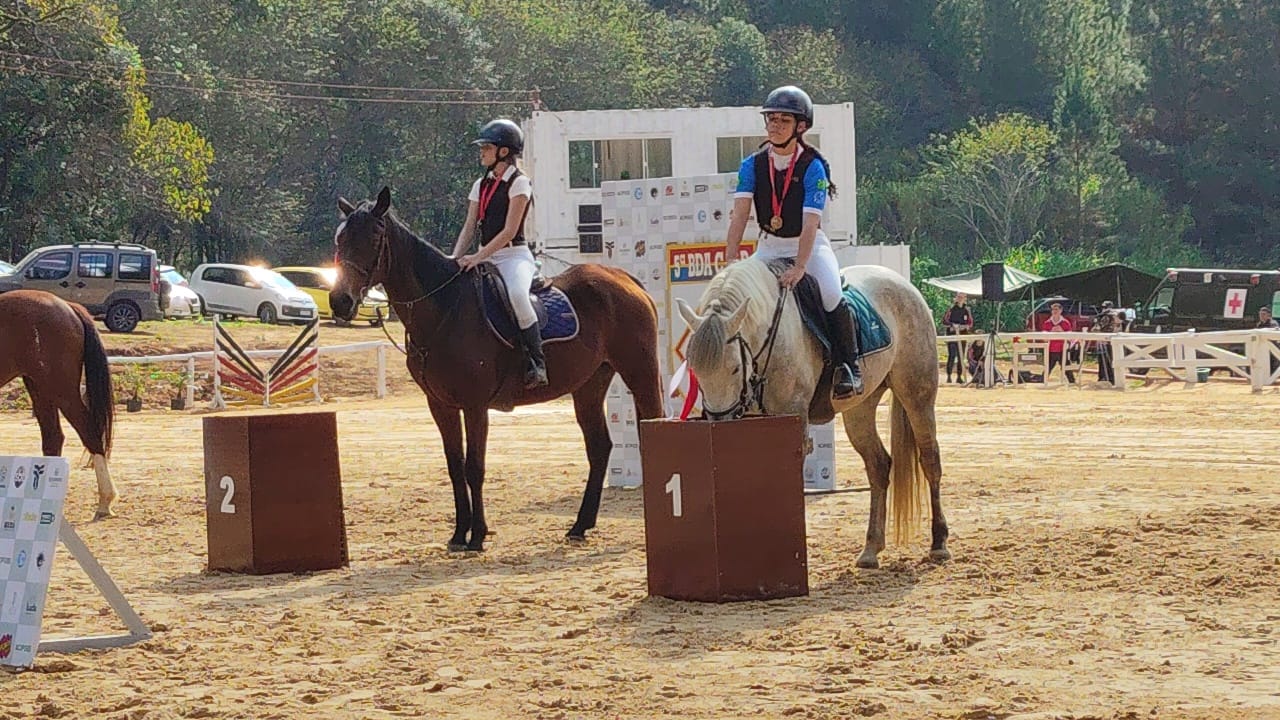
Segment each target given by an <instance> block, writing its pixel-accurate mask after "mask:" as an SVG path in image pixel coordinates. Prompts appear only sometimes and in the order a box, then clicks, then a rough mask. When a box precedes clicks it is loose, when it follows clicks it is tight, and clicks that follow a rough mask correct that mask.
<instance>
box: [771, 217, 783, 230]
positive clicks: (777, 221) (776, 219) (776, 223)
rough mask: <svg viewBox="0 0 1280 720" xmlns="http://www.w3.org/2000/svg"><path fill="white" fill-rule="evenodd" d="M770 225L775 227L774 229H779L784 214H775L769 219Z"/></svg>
mask: <svg viewBox="0 0 1280 720" xmlns="http://www.w3.org/2000/svg"><path fill="white" fill-rule="evenodd" d="M769 227H770V228H772V229H774V230H777V229H778V228H780V227H782V216H781V215H774V216H773V217H772V218H771V219H770V220H769Z"/></svg>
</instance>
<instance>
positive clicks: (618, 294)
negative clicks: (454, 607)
mask: <svg viewBox="0 0 1280 720" xmlns="http://www.w3.org/2000/svg"><path fill="white" fill-rule="evenodd" d="M390 207H391V191H390V189H388V188H385V187H384V188H383V189H382V192H380V193H379V194H378V199H377V202H376V203H372V202H369V201H367V200H366V201H364V202H362V203H361V204H360V205H359V207H356V206H354V205H352V204H351V203H349V202H347V201H346V200H345V199H342V198H339V199H338V209H339V210H340V211H341V212H342V222H341V224H340V225H339V226H338V230H337V234H336V236H335V242H336V244H337V260H338V264H339V266H340V267H341V272H340V273H339V275H338V282H337V284H335V285H334V289H333V291H332V292H331V293H330V294H329V303H330V306H331V307H332V309H333V313H334V315H335V316H336V317H339V318H343V319H350V318H351V316H352V314H353V313H354V312H355V310H356V308H357V306H358V304H359V301H360V299H361V298H362V297H363V296H364V293H365V292H366V291H367V290H368V289H369V288H370V287H372V286H374V285H377V284H379V283H381V284H382V285H383V287H385V288H386V291H387V297H388V298H389V299H390V300H391V304H392V306H393V307H394V308H395V311H396V314H397V315H399V317H400V318H401V320H402V321H403V322H404V325H405V338H406V346H407V348H408V351H407V357H406V363H407V364H408V367H409V373H410V374H411V375H413V379H414V380H415V381H416V382H417V383H418V386H419V387H421V388H422V391H423V392H424V393H426V395H427V404H428V406H429V407H430V409H431V416H432V417H433V418H434V419H435V423H436V426H437V427H438V428H439V429H440V438H441V440H442V441H443V443H444V454H445V460H446V462H447V463H448V466H449V477H450V479H451V480H452V482H453V501H454V507H455V509H456V511H457V524H456V527H455V529H454V533H453V537H452V538H451V539H450V540H449V549H450V550H454V551H457V550H483V549H484V539H485V535H486V534H487V533H488V527H487V526H486V525H485V519H484V502H483V499H482V497H483V496H482V494H481V490H482V487H483V485H484V455H485V445H486V441H487V439H488V434H489V415H488V411H489V409H490V408H493V409H498V410H504V411H509V410H511V409H512V408H513V407H514V406H516V405H531V404H535V403H542V402H546V401H548V400H552V399H555V398H557V397H560V396H561V395H565V394H572V395H573V406H574V412H575V413H576V415H577V418H578V427H580V428H581V429H582V434H583V437H584V439H585V440H586V445H587V460H588V462H589V463H590V470H589V471H588V474H587V487H586V491H585V492H584V493H583V496H582V506H581V507H580V508H579V510H578V518H577V521H576V522H575V523H574V524H573V527H572V528H570V530H569V532H568V537H569V538H570V539H571V540H582V539H584V538H585V537H586V532H587V530H590V529H591V528H593V527H595V526H596V515H597V513H598V512H599V510H600V492H601V489H602V487H603V486H604V475H605V470H606V466H607V464H608V462H609V453H610V452H611V451H612V449H613V442H612V441H611V440H610V438H609V428H608V425H607V424H606V422H605V413H604V399H605V394H606V393H607V392H608V389H609V383H610V382H611V381H612V380H613V376H614V374H615V373H617V374H618V375H620V376H621V377H622V380H623V381H624V382H626V384H627V387H628V388H630V390H631V393H632V395H633V397H634V400H635V405H636V414H637V415H638V416H639V417H640V418H641V419H647V418H656V417H659V416H660V415H661V414H662V390H661V381H660V379H659V377H658V356H657V347H658V314H657V310H656V309H655V307H654V304H653V301H652V299H650V298H649V296H648V294H647V293H646V292H645V290H644V288H643V287H642V286H641V285H640V283H639V281H637V280H636V279H635V278H633V277H631V276H630V275H628V274H626V273H625V272H623V271H621V270H618V269H616V268H609V267H604V266H601V265H590V264H588V265H578V266H575V267H572V268H570V269H569V270H568V271H566V272H564V273H563V274H561V275H559V276H558V277H556V278H555V280H554V281H553V285H554V286H555V287H557V288H559V289H560V290H562V291H563V292H564V293H565V294H566V295H567V296H568V297H569V299H570V301H572V303H573V305H574V307H575V309H576V311H577V313H578V334H577V337H576V338H574V339H573V340H570V341H566V342H558V343H549V344H547V345H546V346H545V348H546V349H545V353H546V362H547V373H548V376H549V379H550V384H548V385H546V386H543V387H539V388H535V389H533V390H525V389H524V385H523V368H524V360H523V355H522V353H521V352H520V351H518V350H514V349H512V348H510V347H508V345H507V344H505V343H504V342H502V341H501V340H499V338H498V337H497V336H496V335H495V334H494V333H493V332H492V331H491V330H490V328H489V327H488V326H487V323H486V320H485V312H484V308H483V307H482V305H481V301H480V290H479V287H478V285H479V282H480V280H479V277H478V274H477V273H475V272H468V273H463V272H461V271H460V270H459V268H458V263H457V262H455V261H454V260H453V259H452V258H450V257H448V256H447V255H445V254H444V253H442V252H441V251H440V250H438V249H436V248H435V247H434V246H432V245H430V244H429V243H427V242H426V241H424V240H422V239H420V238H418V237H417V236H415V235H414V234H413V233H412V232H410V230H409V228H407V227H406V226H405V225H404V224H403V223H402V222H400V220H399V219H397V218H396V216H395V213H393V212H389V210H390ZM512 291H513V292H520V291H523V292H528V288H513V289H512ZM517 347H518V346H517ZM459 413H461V416H462V417H461V418H459ZM464 424H465V429H466V446H465V452H464V447H463V428H464ZM468 531H469V532H470V537H469V538H468Z"/></svg>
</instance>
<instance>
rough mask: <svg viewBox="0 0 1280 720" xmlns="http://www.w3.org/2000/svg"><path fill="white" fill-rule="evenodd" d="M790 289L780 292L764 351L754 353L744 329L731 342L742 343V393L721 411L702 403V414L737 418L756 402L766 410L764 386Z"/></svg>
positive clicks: (739, 346)
mask: <svg viewBox="0 0 1280 720" xmlns="http://www.w3.org/2000/svg"><path fill="white" fill-rule="evenodd" d="M789 292H790V288H783V289H782V290H781V292H779V293H778V302H777V304H776V305H774V308H773V320H772V321H770V323H769V332H768V333H766V334H765V337H764V344H762V345H761V346H760V351H759V352H756V353H752V352H751V346H750V345H748V344H747V339H746V338H744V337H742V332H741V331H739V332H736V333H734V334H733V337H731V338H729V340H728V342H729V343H733V342H736V343H737V344H738V357H739V361H740V362H741V363H742V367H743V369H744V372H743V373H742V389H741V391H740V392H739V393H738V399H737V401H736V402H734V403H733V404H732V405H730V406H729V408H728V409H727V410H724V411H722V412H717V411H715V410H711V409H709V408H708V407H707V405H706V402H705V401H704V402H703V404H702V414H703V416H704V417H707V418H708V419H711V420H716V419H719V418H726V417H727V418H730V419H733V420H737V419H738V418H741V417H742V416H743V415H745V414H746V413H747V410H749V409H750V408H751V403H752V401H754V402H755V405H756V407H759V408H760V412H762V413H764V412H766V410H765V408H764V385H765V376H766V375H767V374H768V372H769V361H770V360H772V359H773V346H774V345H775V344H776V342H777V339H778V328H779V326H780V325H781V320H782V308H783V306H784V305H785V304H786V302H787V295H788V293H789ZM761 355H763V356H764V363H763V364H761V363H760V356H761ZM748 356H750V358H751V376H750V377H747V373H746V372H745V369H746V365H747V357H748Z"/></svg>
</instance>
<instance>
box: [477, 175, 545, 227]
mask: <svg viewBox="0 0 1280 720" xmlns="http://www.w3.org/2000/svg"><path fill="white" fill-rule="evenodd" d="M522 174H523V173H521V172H520V170H519V169H518V168H517V169H516V171H515V172H514V173H512V174H511V179H510V180H499V179H497V178H494V179H492V180H491V179H490V178H489V176H488V175H485V177H484V178H482V179H481V180H480V197H485V196H486V195H488V194H489V192H490V191H492V192H493V197H492V199H490V200H489V206H488V207H487V208H485V212H484V217H482V218H480V244H481V245H484V244H486V243H488V242H489V241H490V240H492V239H493V238H494V237H496V236H497V235H498V233H500V232H502V228H504V227H506V226H507V208H508V206H510V205H511V198H509V197H507V193H509V192H511V183H513V182H515V179H516V178H518V177H520V176H521V175H522ZM494 183H497V184H498V187H497V189H496V190H495V189H494V188H493V184H494ZM529 203H530V204H533V197H532V196H530V197H529ZM524 214H525V216H526V217H527V216H528V215H529V206H528V205H525V206H524ZM511 244H512V245H524V244H525V243H524V217H522V218H520V228H519V229H518V230H516V236H515V237H514V238H512V239H511Z"/></svg>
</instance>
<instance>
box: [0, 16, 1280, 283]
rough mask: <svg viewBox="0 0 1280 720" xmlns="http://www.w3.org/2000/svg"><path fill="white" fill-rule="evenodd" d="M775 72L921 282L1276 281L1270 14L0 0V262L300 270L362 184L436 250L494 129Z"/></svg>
mask: <svg viewBox="0 0 1280 720" xmlns="http://www.w3.org/2000/svg"><path fill="white" fill-rule="evenodd" d="M783 83H796V84H799V85H801V86H803V87H805V88H806V89H807V90H809V91H810V93H811V94H812V95H813V96H814V98H815V100H816V101H817V102H840V101H845V100H852V101H853V102H854V103H855V108H856V113H857V125H858V127H857V138H858V172H859V187H858V188H857V191H858V193H859V196H858V197H859V213H860V217H859V221H858V222H859V233H860V236H861V238H862V241H863V242H865V243H876V242H885V243H908V244H910V245H911V246H912V252H913V255H914V256H915V257H916V261H915V262H916V273H914V274H915V275H916V276H917V279H919V278H920V277H924V276H928V275H932V274H939V273H943V272H949V271H955V270H963V269H969V268H972V267H973V265H974V263H975V262H976V261H983V260H993V259H1007V260H1010V261H1013V262H1016V263H1017V264H1018V265H1019V266H1020V267H1022V268H1024V269H1027V270H1031V271H1038V272H1041V273H1053V272H1058V271H1063V270H1068V269H1074V268H1077V267H1080V266H1086V265H1090V264H1092V263H1096V262H1100V261H1105V260H1122V261H1125V262H1129V263H1132V264H1135V265H1138V266H1143V267H1148V268H1153V269H1154V268H1160V267H1164V266H1167V265H1171V264H1177V263H1191V262H1212V263H1222V264H1232V265H1246V266H1267V267H1275V266H1277V264H1280V251H1278V250H1277V248H1276V245H1275V242H1274V241H1275V238H1276V235H1277V231H1278V230H1280V166H1278V163H1280V126H1278V122H1280V118H1278V116H1277V112H1278V109H1280V3H1276V2H1263V0H1144V1H1142V2H1133V1H1131V0H1054V1H1052V2H1050V1H1049V0H821V1H818V0H788V2H776V1H771V2H762V1H760V0H651V1H650V2H644V1H642V0H520V1H519V2H508V3H493V2H484V1H481V0H369V1H368V2H361V3H350V2H336V1H335V0H184V2H180V3H179V2H172V0H165V1H164V2H159V1H157V0H117V1H116V2H105V1H100V0H0V257H3V256H9V258H10V259H14V260H16V259H18V258H20V257H21V256H22V255H23V254H24V253H25V252H26V251H28V250H29V249H31V248H32V247H36V246H39V245H43V244H48V243H51V242H64V241H67V240H68V239H79V240H84V239H90V238H98V239H133V240H137V241H141V242H144V243H147V244H149V245H151V246H153V247H155V248H157V250H159V251H160V253H161V255H162V257H163V258H164V259H166V260H170V261H176V262H177V263H178V264H180V265H182V266H186V267H188V268H189V267H190V266H191V265H193V264H194V263H195V262H197V261H198V260H199V259H202V258H207V259H228V260H238V259H247V258H254V257H262V258H265V259H268V260H276V259H288V260H293V261H302V260H319V259H322V258H324V257H326V256H328V255H329V254H330V253H331V252H332V246H331V242H332V232H333V226H334V221H335V211H334V199H335V197H336V196H337V195H339V194H345V195H347V196H348V197H368V196H369V195H371V194H372V192H374V191H376V189H377V187H379V186H381V184H383V183H384V182H387V183H391V184H393V185H394V186H395V187H396V189H397V197H398V202H399V206H400V207H401V208H402V212H403V213H404V214H405V215H406V216H407V217H406V219H407V220H409V221H410V222H411V224H412V225H413V226H414V227H415V228H416V229H417V230H418V231H419V232H422V233H424V234H425V235H427V236H429V237H435V238H452V237H454V236H456V232H457V223H458V222H460V219H461V218H460V205H459V201H458V198H460V197H462V196H463V195H464V191H465V187H466V183H467V182H468V180H469V179H470V178H471V176H472V175H473V173H474V171H475V168H474V162H475V161H474V152H473V151H472V149H471V148H470V147H468V145H467V142H466V140H468V139H469V137H470V135H471V133H473V132H474V131H475V130H476V128H477V127H478V126H479V125H480V123H482V122H483V121H485V120H487V119H489V118H490V117H493V116H494V115H497V114H504V115H509V116H513V117H521V116H527V115H528V113H529V112H530V111H531V110H532V109H533V108H534V107H535V105H536V104H538V103H541V104H542V106H545V107H548V108H551V109H558V110H566V109H592V108H629V107H637V108H638V107H681V106H691V105H755V104H758V103H759V102H760V101H761V99H762V98H763V96H764V94H765V93H766V92H767V91H768V90H769V89H770V88H772V87H774V86H776V85H779V84H783Z"/></svg>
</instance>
